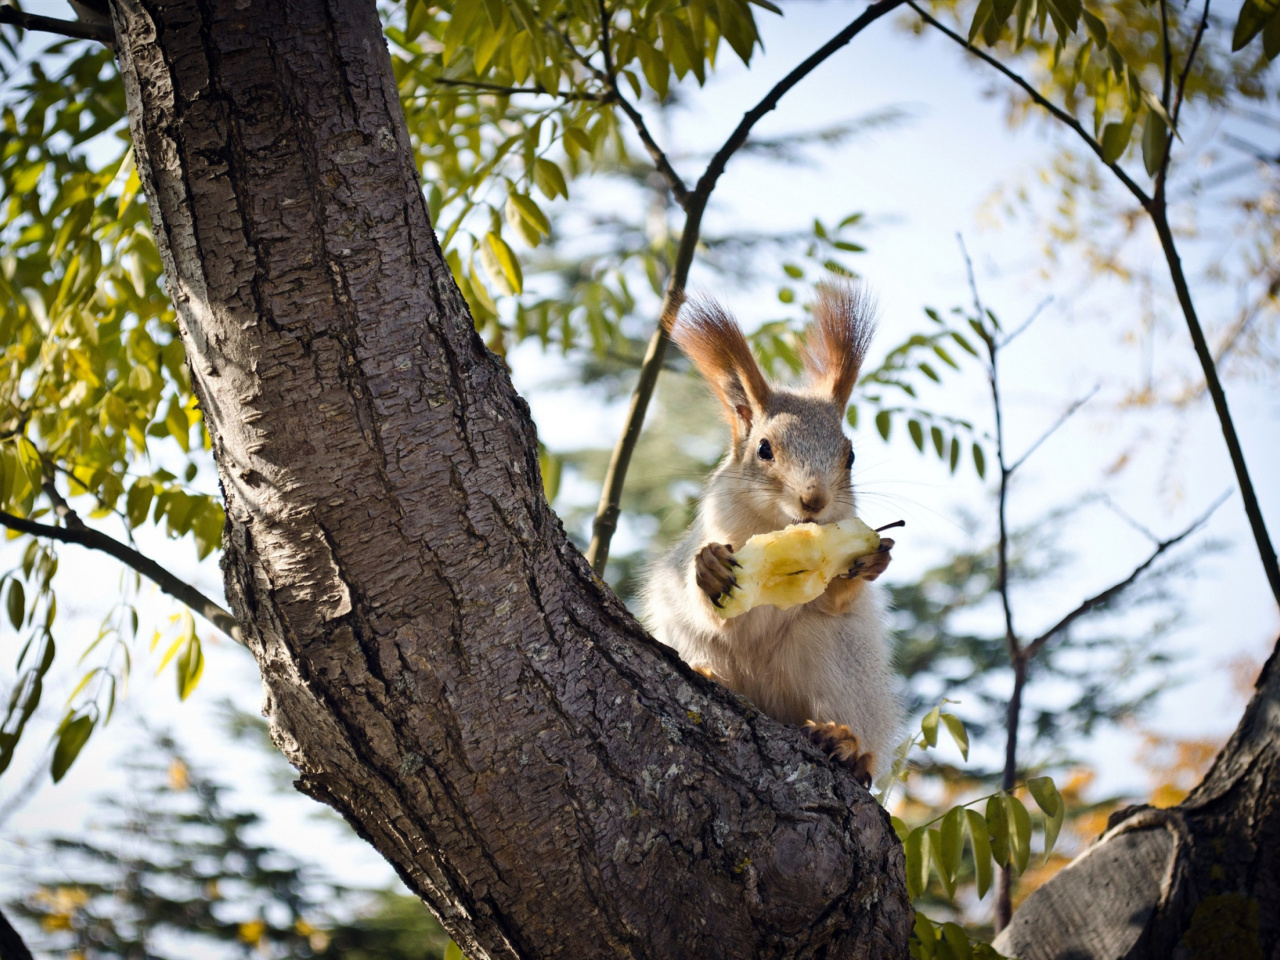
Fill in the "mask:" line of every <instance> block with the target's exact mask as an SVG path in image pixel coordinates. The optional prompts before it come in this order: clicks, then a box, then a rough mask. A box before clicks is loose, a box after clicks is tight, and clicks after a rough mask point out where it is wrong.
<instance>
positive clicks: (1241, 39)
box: [1231, 0, 1280, 51]
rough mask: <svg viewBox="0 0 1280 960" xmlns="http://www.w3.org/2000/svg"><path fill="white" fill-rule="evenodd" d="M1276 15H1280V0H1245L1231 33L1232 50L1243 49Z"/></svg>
mask: <svg viewBox="0 0 1280 960" xmlns="http://www.w3.org/2000/svg"><path fill="white" fill-rule="evenodd" d="M1276 17H1280V0H1245V3H1244V6H1243V7H1241V8H1240V17H1239V19H1238V20H1236V29H1235V31H1234V32H1233V33H1232V34H1231V49H1232V51H1236V50H1240V49H1242V48H1243V47H1244V46H1245V45H1246V44H1248V43H1249V41H1250V40H1252V39H1253V38H1254V37H1256V36H1257V35H1258V34H1259V33H1261V32H1262V31H1263V30H1264V29H1265V28H1266V27H1267V26H1268V25H1269V24H1270V23H1271V22H1272V21H1273V20H1274V19H1275V18H1276Z"/></svg>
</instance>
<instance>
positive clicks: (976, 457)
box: [973, 443, 987, 480]
mask: <svg viewBox="0 0 1280 960" xmlns="http://www.w3.org/2000/svg"><path fill="white" fill-rule="evenodd" d="M973 468H974V469H975V470H977V471H978V476H979V478H981V479H983V480H985V479H986V477H987V455H986V454H985V453H983V452H982V447H981V446H979V445H978V444H977V443H974V445H973Z"/></svg>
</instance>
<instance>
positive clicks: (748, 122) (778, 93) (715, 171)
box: [697, 0, 908, 195]
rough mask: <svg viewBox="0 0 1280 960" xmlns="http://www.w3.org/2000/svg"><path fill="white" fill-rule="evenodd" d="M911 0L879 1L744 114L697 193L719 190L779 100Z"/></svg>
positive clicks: (709, 164) (699, 185)
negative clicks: (739, 152) (753, 131)
mask: <svg viewBox="0 0 1280 960" xmlns="http://www.w3.org/2000/svg"><path fill="white" fill-rule="evenodd" d="M905 2H908V0H879V2H878V3H873V4H871V5H870V6H869V7H867V9H866V10H864V11H862V15H861V16H859V17H858V18H857V19H856V20H854V21H853V22H852V23H850V24H849V25H848V26H847V27H845V28H844V29H843V30H841V31H840V32H839V33H837V34H836V35H835V36H834V37H832V38H831V39H830V40H828V41H827V42H826V43H824V44H823V45H822V46H821V47H819V48H818V49H817V50H815V51H814V52H813V53H812V54H810V55H809V56H808V57H807V58H805V60H803V61H802V62H801V63H800V64H799V65H798V66H797V67H796V68H795V69H794V70H792V71H791V72H790V73H788V74H787V75H786V76H785V77H783V78H782V79H781V80H779V81H778V82H777V83H776V84H774V86H773V89H771V90H770V91H769V92H768V93H767V94H765V96H764V98H763V99H762V100H761V101H760V102H759V103H757V104H756V105H755V106H754V107H752V108H751V109H750V110H748V111H747V112H746V113H745V114H743V117H742V120H741V122H740V123H739V124H738V126H737V127H736V128H735V129H734V131H733V133H731V134H730V135H729V139H727V140H726V141H725V142H724V145H723V146H722V147H721V148H720V149H719V150H717V151H716V154H715V156H713V157H712V158H711V162H710V163H708V164H707V169H706V171H705V172H704V173H703V174H702V176H701V177H700V178H699V179H698V185H697V191H698V192H700V193H704V194H707V195H709V194H710V193H711V191H712V189H713V188H714V187H715V184H716V181H717V180H718V179H720V174H722V173H724V168H725V165H726V164H728V162H729V158H730V157H732V156H733V154H734V153H735V152H736V151H737V149H738V148H739V147H741V146H742V145H743V144H744V143H746V142H747V135H748V134H750V133H751V128H752V127H754V126H755V125H756V123H757V122H758V121H759V120H760V118H761V117H763V116H764V115H765V114H767V113H769V112H770V111H772V110H773V109H774V108H775V107H776V106H777V105H778V101H779V100H781V99H782V97H783V95H784V94H786V92H787V91H788V90H790V89H791V88H792V87H794V86H795V85H796V84H797V83H799V82H800V81H801V80H803V79H804V78H805V77H807V76H808V75H809V74H810V73H812V72H813V71H814V70H815V69H816V68H817V67H818V66H819V65H820V64H821V63H822V62H823V61H825V60H826V59H827V58H829V57H830V56H831V55H832V54H833V53H835V52H836V51H837V50H839V49H840V48H841V47H844V46H845V45H847V44H848V43H849V41H851V40H852V39H853V38H854V37H856V36H857V35H858V34H859V33H861V32H862V31H863V29H864V28H866V27H867V26H869V25H871V24H872V23H874V22H875V21H876V20H878V19H880V18H881V17H883V16H884V15H885V14H886V13H889V12H890V11H892V10H894V9H896V8H897V7H900V6H901V5H902V4H903V3H905Z"/></svg>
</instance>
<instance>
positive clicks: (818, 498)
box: [800, 490, 827, 515]
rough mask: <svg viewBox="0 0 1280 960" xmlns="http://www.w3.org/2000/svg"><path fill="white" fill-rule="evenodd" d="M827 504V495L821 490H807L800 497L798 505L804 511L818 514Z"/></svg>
mask: <svg viewBox="0 0 1280 960" xmlns="http://www.w3.org/2000/svg"><path fill="white" fill-rule="evenodd" d="M826 505H827V495H826V494H825V493H823V492H822V491H821V490H807V491H805V493H804V494H803V495H802V496H801V497H800V506H801V507H802V508H803V509H804V512H805V513H810V514H815V515H816V514H819V513H821V512H822V508H823V507H825V506H826Z"/></svg>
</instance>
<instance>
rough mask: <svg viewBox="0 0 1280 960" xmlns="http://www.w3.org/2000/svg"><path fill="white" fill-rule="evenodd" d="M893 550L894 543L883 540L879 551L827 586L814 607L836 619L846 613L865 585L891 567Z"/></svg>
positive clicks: (862, 559) (854, 562)
mask: <svg viewBox="0 0 1280 960" xmlns="http://www.w3.org/2000/svg"><path fill="white" fill-rule="evenodd" d="M892 549H893V541H892V540H890V539H889V538H888V537H883V538H881V540H880V549H879V550H878V551H876V552H875V553H872V554H869V555H867V556H865V557H859V558H858V559H857V560H855V561H853V565H852V566H850V567H849V569H848V570H847V571H846V572H844V573H842V574H840V575H839V576H837V577H836V578H835V579H834V580H832V581H831V582H830V583H828V584H827V589H826V590H825V591H824V592H823V594H822V596H820V597H818V598H817V599H816V600H813V601H811V603H812V605H813V606H814V607H816V608H817V609H818V610H821V611H822V612H823V613H829V614H831V615H832V616H835V617H838V616H840V615H841V614H843V613H845V612H846V611H847V610H848V609H849V608H850V607H851V606H853V602H854V601H855V600H856V599H857V598H858V595H859V594H860V593H862V585H863V583H864V582H867V581H870V580H874V579H876V577H878V576H880V574H882V573H884V571H885V569H886V568H887V567H888V566H889V561H890V560H892V559H893V556H892V554H890V552H889V551H890V550H892Z"/></svg>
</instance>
